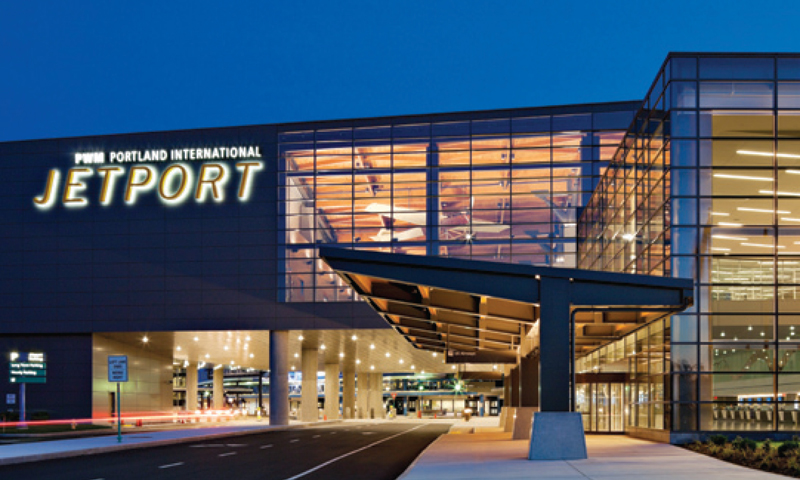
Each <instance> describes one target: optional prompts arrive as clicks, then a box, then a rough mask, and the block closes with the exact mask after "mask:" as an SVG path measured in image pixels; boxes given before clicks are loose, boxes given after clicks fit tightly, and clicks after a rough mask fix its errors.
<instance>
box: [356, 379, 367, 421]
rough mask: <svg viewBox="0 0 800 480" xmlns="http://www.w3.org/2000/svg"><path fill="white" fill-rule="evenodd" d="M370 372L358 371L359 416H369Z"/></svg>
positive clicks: (357, 400)
mask: <svg viewBox="0 0 800 480" xmlns="http://www.w3.org/2000/svg"><path fill="white" fill-rule="evenodd" d="M369 380H370V375H369V372H358V393H357V396H356V403H357V405H358V415H357V417H358V418H369Z"/></svg>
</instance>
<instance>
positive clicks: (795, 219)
mask: <svg viewBox="0 0 800 480" xmlns="http://www.w3.org/2000/svg"><path fill="white" fill-rule="evenodd" d="M781 220H783V221H784V222H800V218H790V217H781Z"/></svg>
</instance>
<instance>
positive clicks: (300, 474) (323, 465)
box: [286, 425, 427, 480]
mask: <svg viewBox="0 0 800 480" xmlns="http://www.w3.org/2000/svg"><path fill="white" fill-rule="evenodd" d="M425 426H427V425H419V426H417V427H414V428H410V429H408V430H405V431H402V432H400V433H397V434H394V435H392V436H391V437H386V438H384V439H383V440H378V441H377V442H372V443H370V444H369V445H367V446H365V447H361V448H359V449H356V450H353V451H352V452H348V453H345V454H344V455H339V456H338V457H336V458H333V459H331V460H328V461H327V462H325V463H320V464H319V465H317V466H316V467H314V468H312V469H309V470H306V471H305V472H303V473H298V474H297V475H295V476H294V477H289V478H287V479H286V480H297V479H298V478H301V477H305V476H306V475H308V474H309V473H313V472H316V471H317V470H319V469H320V468H323V467H327V466H328V465H330V464H331V463H334V462H338V461H339V460H341V459H343V458H346V457H349V456H350V455H355V454H356V453H359V452H363V451H364V450H366V449H368V448H372V447H374V446H375V445H378V444H380V443H383V442H387V441H389V440H391V439H393V438H396V437H399V436H400V435H405V434H406V433H408V432H413V431H414V430H416V429H418V428H422V427H425Z"/></svg>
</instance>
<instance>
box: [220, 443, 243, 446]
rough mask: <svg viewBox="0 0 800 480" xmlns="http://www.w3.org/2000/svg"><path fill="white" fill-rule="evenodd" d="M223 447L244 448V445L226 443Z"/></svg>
mask: <svg viewBox="0 0 800 480" xmlns="http://www.w3.org/2000/svg"><path fill="white" fill-rule="evenodd" d="M225 445H227V446H229V447H246V446H247V444H246V443H226V444H225Z"/></svg>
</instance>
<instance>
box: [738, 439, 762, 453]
mask: <svg viewBox="0 0 800 480" xmlns="http://www.w3.org/2000/svg"><path fill="white" fill-rule="evenodd" d="M732 445H733V448H735V449H736V450H740V451H742V452H753V451H755V449H756V447H758V443H756V441H755V440H753V439H750V438H742V437H736V438H735V439H734V440H733V443H732Z"/></svg>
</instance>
